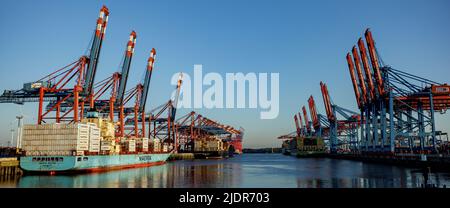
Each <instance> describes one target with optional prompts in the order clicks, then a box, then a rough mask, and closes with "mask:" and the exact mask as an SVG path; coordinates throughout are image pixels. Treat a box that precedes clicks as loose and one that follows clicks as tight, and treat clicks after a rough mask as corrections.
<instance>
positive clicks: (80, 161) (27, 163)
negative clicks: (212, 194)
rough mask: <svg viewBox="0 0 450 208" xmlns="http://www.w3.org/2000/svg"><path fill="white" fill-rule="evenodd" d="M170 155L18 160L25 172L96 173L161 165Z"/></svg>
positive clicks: (28, 158) (49, 157)
mask: <svg viewBox="0 0 450 208" xmlns="http://www.w3.org/2000/svg"><path fill="white" fill-rule="evenodd" d="M170 154H171V153H152V154H129V155H86V156H24V157H21V158H20V167H21V168H22V169H23V170H24V171H26V172H51V173H56V172H98V171H107V170H112V169H124V168H135V167H147V166H152V165H161V164H164V163H165V162H166V160H167V159H168V158H169V156H170Z"/></svg>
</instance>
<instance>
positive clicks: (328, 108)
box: [320, 82, 336, 121]
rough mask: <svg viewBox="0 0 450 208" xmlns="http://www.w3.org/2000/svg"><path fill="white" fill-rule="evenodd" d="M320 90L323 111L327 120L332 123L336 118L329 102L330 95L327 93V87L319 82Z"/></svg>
mask: <svg viewBox="0 0 450 208" xmlns="http://www.w3.org/2000/svg"><path fill="white" fill-rule="evenodd" d="M320 89H321V91H322V97H323V104H324V106H325V111H326V113H327V117H328V120H330V121H334V120H336V116H335V115H334V113H333V108H332V104H331V100H330V94H329V93H328V88H327V85H326V84H325V83H323V82H320Z"/></svg>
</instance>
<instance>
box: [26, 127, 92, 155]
mask: <svg viewBox="0 0 450 208" xmlns="http://www.w3.org/2000/svg"><path fill="white" fill-rule="evenodd" d="M22 140H23V143H22V148H23V150H24V151H25V152H26V154H27V155H36V156H37V155H73V154H74V153H77V154H82V153H83V152H84V151H87V150H89V125H87V124H43V125H24V126H23V139H22Z"/></svg>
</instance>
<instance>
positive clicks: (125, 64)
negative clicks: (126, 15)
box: [116, 31, 136, 105]
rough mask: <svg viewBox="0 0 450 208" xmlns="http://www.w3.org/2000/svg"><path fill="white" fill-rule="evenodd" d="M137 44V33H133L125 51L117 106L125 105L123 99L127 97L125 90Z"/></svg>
mask: <svg viewBox="0 0 450 208" xmlns="http://www.w3.org/2000/svg"><path fill="white" fill-rule="evenodd" d="M135 44H136V32H135V31H132V32H131V34H130V39H129V40H128V43H127V49H126V50H125V59H124V61H123V65H122V73H121V74H120V81H119V87H118V89H119V90H118V91H117V100H116V104H118V105H123V101H124V100H123V99H124V96H125V90H126V88H127V80H128V72H129V71H130V66H131V59H132V58H133V54H134V47H135Z"/></svg>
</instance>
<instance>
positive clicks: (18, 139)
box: [16, 115, 23, 150]
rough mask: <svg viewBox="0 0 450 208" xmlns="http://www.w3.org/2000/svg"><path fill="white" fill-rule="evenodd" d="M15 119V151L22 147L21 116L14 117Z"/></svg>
mask: <svg viewBox="0 0 450 208" xmlns="http://www.w3.org/2000/svg"><path fill="white" fill-rule="evenodd" d="M16 118H17V141H16V149H17V150H18V149H19V148H21V147H22V119H23V115H20V116H16Z"/></svg>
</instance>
